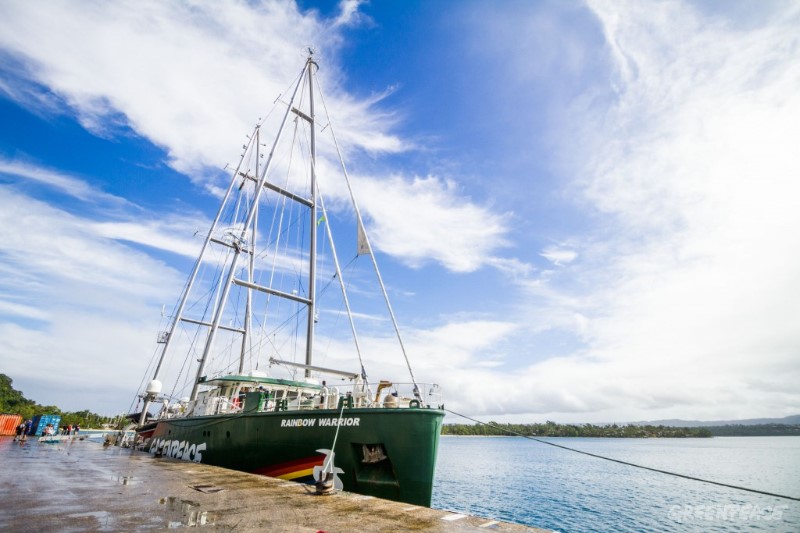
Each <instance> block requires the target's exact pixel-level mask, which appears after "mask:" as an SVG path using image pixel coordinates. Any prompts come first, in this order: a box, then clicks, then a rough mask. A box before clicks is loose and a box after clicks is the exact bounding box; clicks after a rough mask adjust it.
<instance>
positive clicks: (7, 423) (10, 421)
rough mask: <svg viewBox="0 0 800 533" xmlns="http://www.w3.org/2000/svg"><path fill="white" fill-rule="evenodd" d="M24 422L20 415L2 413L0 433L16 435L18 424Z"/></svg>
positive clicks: (2, 434) (0, 416)
mask: <svg viewBox="0 0 800 533" xmlns="http://www.w3.org/2000/svg"><path fill="white" fill-rule="evenodd" d="M21 422H22V416H20V415H0V435H1V436H4V437H5V436H7V435H16V430H17V426H18V425H20V423H21Z"/></svg>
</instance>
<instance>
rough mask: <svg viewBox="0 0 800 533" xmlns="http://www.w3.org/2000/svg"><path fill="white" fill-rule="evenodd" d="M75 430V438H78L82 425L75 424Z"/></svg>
mask: <svg viewBox="0 0 800 533" xmlns="http://www.w3.org/2000/svg"><path fill="white" fill-rule="evenodd" d="M74 430H75V436H76V437H77V436H78V432H79V431H80V430H81V426H80V424H75V428H74Z"/></svg>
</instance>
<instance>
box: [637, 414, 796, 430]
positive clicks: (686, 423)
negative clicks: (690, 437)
mask: <svg viewBox="0 0 800 533" xmlns="http://www.w3.org/2000/svg"><path fill="white" fill-rule="evenodd" d="M631 424H632V425H634V426H668V427H681V428H698V427H719V426H759V425H763V424H780V425H786V426H796V425H800V415H792V416H785V417H783V418H748V419H744V420H706V421H703V420H680V419H670V420H650V421H647V422H631Z"/></svg>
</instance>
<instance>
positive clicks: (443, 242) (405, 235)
mask: <svg viewBox="0 0 800 533" xmlns="http://www.w3.org/2000/svg"><path fill="white" fill-rule="evenodd" d="M356 187H357V189H358V192H359V195H360V196H363V197H364V198H366V199H367V201H366V202H363V204H362V207H364V211H365V212H366V214H367V215H368V216H369V230H370V234H371V235H373V239H372V240H373V241H374V242H373V244H374V245H375V246H376V247H377V248H378V249H380V250H381V251H383V252H386V253H388V254H391V255H393V256H395V257H396V258H399V259H400V260H402V261H404V262H406V263H407V264H409V265H411V266H414V267H419V266H422V265H424V264H426V263H428V262H431V261H437V262H440V263H442V264H443V265H444V266H445V267H446V268H448V269H449V270H452V271H454V272H470V271H473V270H476V269H478V268H480V267H481V266H483V265H484V264H487V263H489V262H490V261H491V260H492V254H493V253H495V252H496V251H497V249H498V248H502V247H504V246H506V245H507V244H508V243H507V241H506V239H505V234H506V232H507V231H508V230H507V227H506V219H507V216H503V215H497V214H494V213H492V212H491V211H490V210H489V209H487V208H484V207H481V206H479V205H476V204H475V203H473V202H471V201H470V200H469V199H468V198H466V197H463V196H461V195H460V194H459V192H458V190H457V187H456V185H455V183H453V182H451V181H446V180H442V179H439V178H436V177H434V176H428V177H425V178H419V177H417V178H414V179H413V180H407V179H404V178H402V177H400V176H392V177H391V178H389V179H381V180H375V179H373V180H366V179H360V180H359V181H358V183H357V185H356Z"/></svg>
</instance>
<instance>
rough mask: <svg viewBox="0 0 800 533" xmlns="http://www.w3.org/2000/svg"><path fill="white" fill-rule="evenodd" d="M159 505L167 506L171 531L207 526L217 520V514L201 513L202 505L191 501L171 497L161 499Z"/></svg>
mask: <svg viewBox="0 0 800 533" xmlns="http://www.w3.org/2000/svg"><path fill="white" fill-rule="evenodd" d="M158 503H160V504H161V505H165V506H166V509H167V527H168V528H170V529H175V528H179V527H200V526H206V525H210V524H213V523H214V521H215V520H216V513H213V512H210V511H201V510H200V504H199V503H197V502H193V501H191V500H184V499H181V498H176V497H174V496H169V497H166V498H161V499H160V500H159V501H158Z"/></svg>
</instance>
